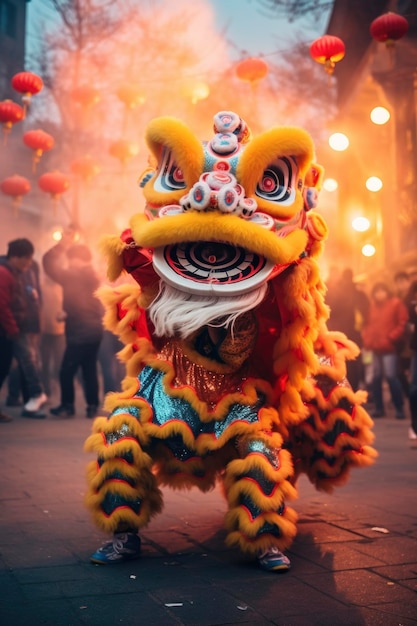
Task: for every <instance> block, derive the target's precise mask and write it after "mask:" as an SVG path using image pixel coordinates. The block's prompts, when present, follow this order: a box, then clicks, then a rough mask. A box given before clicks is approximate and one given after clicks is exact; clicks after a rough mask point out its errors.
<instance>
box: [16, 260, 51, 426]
mask: <svg viewBox="0 0 417 626" xmlns="http://www.w3.org/2000/svg"><path fill="white" fill-rule="evenodd" d="M19 279H20V281H21V286H22V295H23V297H24V298H25V300H26V317H25V322H24V328H23V332H22V333H21V336H20V337H19V343H21V344H23V346H22V347H21V348H20V349H21V350H23V353H22V355H21V357H20V359H17V358H15V359H14V360H13V363H12V367H11V369H10V372H9V379H8V394H7V399H6V406H21V405H22V404H24V403H27V402H28V400H29V398H30V393H29V390H28V384H27V382H26V377H25V361H26V360H27V359H26V349H27V348H26V347H27V346H29V349H30V351H31V354H32V359H33V361H34V363H35V368H36V373H37V376H38V377H39V378H40V380H41V382H42V386H43V388H44V391H45V392H46V390H45V386H44V385H43V381H42V375H41V362H40V333H41V322H40V318H41V310H42V291H41V286H40V277H39V265H38V263H37V262H36V261H35V260H32V263H31V264H30V266H29V267H28V269H27V270H25V271H24V272H21V274H20V276H19ZM15 347H16V346H15ZM15 352H16V350H15ZM17 352H19V350H17ZM29 375H31V374H30V373H29ZM21 396H22V397H23V403H22V401H21ZM38 417H39V416H38Z"/></svg>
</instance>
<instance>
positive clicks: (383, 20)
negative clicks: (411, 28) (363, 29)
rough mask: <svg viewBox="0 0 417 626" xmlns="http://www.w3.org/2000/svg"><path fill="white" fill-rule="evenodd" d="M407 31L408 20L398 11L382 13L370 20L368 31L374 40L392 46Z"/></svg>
mask: <svg viewBox="0 0 417 626" xmlns="http://www.w3.org/2000/svg"><path fill="white" fill-rule="evenodd" d="M407 31H408V21H407V20H406V19H405V17H403V16H402V15H398V13H392V12H391V11H389V12H388V13H384V15H380V16H379V17H377V18H376V19H374V20H373V22H371V25H370V27H369V32H370V33H371V35H372V37H373V38H374V39H375V40H376V41H380V42H382V43H385V44H386V46H387V47H392V46H393V45H394V44H395V42H396V41H397V40H398V39H401V37H404V35H405V34H406V32H407Z"/></svg>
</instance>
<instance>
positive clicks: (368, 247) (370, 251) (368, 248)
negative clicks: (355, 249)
mask: <svg viewBox="0 0 417 626" xmlns="http://www.w3.org/2000/svg"><path fill="white" fill-rule="evenodd" d="M375 252H376V249H375V246H373V245H372V244H371V243H366V244H365V245H364V246H363V247H362V254H363V256H367V257H370V256H374V254H375Z"/></svg>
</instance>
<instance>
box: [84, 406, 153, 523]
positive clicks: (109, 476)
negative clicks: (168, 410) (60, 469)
mask: <svg viewBox="0 0 417 626" xmlns="http://www.w3.org/2000/svg"><path fill="white" fill-rule="evenodd" d="M140 437H141V429H140V425H139V424H138V422H137V420H136V419H135V418H134V417H132V415H130V414H129V413H128V412H127V411H126V413H124V412H119V413H118V414H116V415H114V416H113V417H111V418H110V419H108V420H106V419H105V418H98V419H97V420H96V421H95V422H94V433H93V434H92V435H91V436H90V437H89V438H88V439H87V441H86V444H85V448H86V450H87V451H95V452H96V453H97V454H98V460H97V461H92V462H91V463H89V465H88V468H87V481H88V492H87V494H86V497H85V503H86V506H87V507H88V508H89V509H90V512H91V514H92V516H93V520H94V522H95V524H96V525H97V526H98V527H99V528H101V529H102V530H104V531H106V532H115V531H122V530H126V529H128V528H130V529H135V530H137V529H139V528H142V527H143V526H146V524H147V523H148V522H149V520H150V519H151V517H152V516H153V515H155V514H156V513H158V512H159V511H161V509H162V494H161V491H160V490H159V488H158V486H157V481H156V478H155V476H154V475H153V473H152V464H153V461H152V459H151V457H150V456H149V455H148V454H147V453H146V452H145V451H144V450H143V449H142V446H141V443H140Z"/></svg>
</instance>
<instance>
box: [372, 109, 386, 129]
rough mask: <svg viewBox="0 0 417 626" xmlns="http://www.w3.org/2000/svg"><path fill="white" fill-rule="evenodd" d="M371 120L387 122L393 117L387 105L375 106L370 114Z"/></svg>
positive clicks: (377, 122) (378, 122) (376, 122)
mask: <svg viewBox="0 0 417 626" xmlns="http://www.w3.org/2000/svg"><path fill="white" fill-rule="evenodd" d="M370 117H371V120H372V122H373V123H374V124H379V125H382V124H386V123H387V122H388V120H389V119H390V117H391V114H390V112H389V111H388V109H386V108H385V107H375V108H374V109H372V111H371V114H370Z"/></svg>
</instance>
